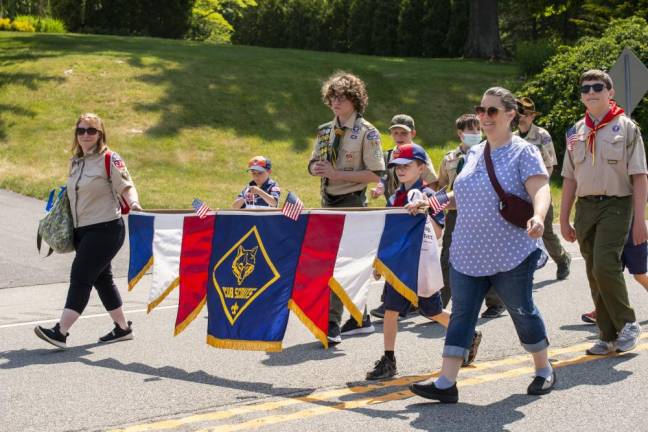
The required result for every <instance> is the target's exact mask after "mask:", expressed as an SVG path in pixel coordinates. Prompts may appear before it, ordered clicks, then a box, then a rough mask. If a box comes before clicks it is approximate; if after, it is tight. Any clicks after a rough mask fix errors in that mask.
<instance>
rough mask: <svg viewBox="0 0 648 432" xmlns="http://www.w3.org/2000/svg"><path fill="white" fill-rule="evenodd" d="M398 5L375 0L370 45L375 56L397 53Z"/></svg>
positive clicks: (392, 2) (390, 0)
mask: <svg viewBox="0 0 648 432" xmlns="http://www.w3.org/2000/svg"><path fill="white" fill-rule="evenodd" d="M399 6H400V5H399V3H398V2H396V1H393V0H377V1H376V5H375V10H374V15H373V28H372V33H371V44H372V46H373V50H372V51H373V53H374V54H377V55H396V54H397V53H398V15H399V9H400V8H399Z"/></svg>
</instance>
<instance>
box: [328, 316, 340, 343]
mask: <svg viewBox="0 0 648 432" xmlns="http://www.w3.org/2000/svg"><path fill="white" fill-rule="evenodd" d="M326 339H328V343H329V345H337V344H339V343H340V342H342V336H340V326H339V325H338V323H335V322H333V321H330V322H329V323H328V334H327V335H326Z"/></svg>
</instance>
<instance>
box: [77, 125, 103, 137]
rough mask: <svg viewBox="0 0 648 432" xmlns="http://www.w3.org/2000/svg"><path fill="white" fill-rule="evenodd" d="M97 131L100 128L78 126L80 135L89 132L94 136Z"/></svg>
mask: <svg viewBox="0 0 648 432" xmlns="http://www.w3.org/2000/svg"><path fill="white" fill-rule="evenodd" d="M97 132H99V129H96V128H93V127H89V128H82V127H78V128H76V134H77V135H79V136H80V135H83V134H88V135H90V136H94V135H97Z"/></svg>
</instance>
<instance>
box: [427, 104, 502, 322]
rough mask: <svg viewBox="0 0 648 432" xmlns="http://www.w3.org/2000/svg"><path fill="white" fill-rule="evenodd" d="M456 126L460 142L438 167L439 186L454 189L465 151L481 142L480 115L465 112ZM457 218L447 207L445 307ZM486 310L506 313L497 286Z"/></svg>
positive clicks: (443, 265)
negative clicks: (453, 233)
mask: <svg viewBox="0 0 648 432" xmlns="http://www.w3.org/2000/svg"><path fill="white" fill-rule="evenodd" d="M455 129H456V131H457V137H458V138H459V142H460V144H459V146H458V147H457V148H456V149H454V150H452V151H450V152H448V153H446V155H445V156H444V157H443V159H442V160H441V166H440V168H439V180H438V181H437V189H441V188H442V187H447V188H448V189H449V190H452V187H453V185H454V181H455V178H457V175H459V173H460V172H461V169H462V168H463V165H464V162H465V159H464V158H465V156H466V152H467V151H468V150H469V149H470V147H472V146H475V145H477V144H479V143H480V142H482V136H481V132H480V129H479V118H477V116H476V115H475V114H463V115H461V116H459V118H458V119H457V120H456V121H455ZM456 222H457V209H456V208H454V207H448V209H447V211H446V223H445V228H444V230H443V246H442V248H441V270H442V273H443V288H441V299H442V301H443V307H446V306H447V305H448V303H449V302H450V298H451V288H450V245H451V244H452V232H453V231H454V228H455V223H456ZM485 302H486V310H485V311H484V313H482V318H498V317H500V316H502V314H504V311H506V307H505V306H504V304H503V303H502V301H501V300H500V299H499V297H498V296H497V294H496V293H495V290H494V289H492V288H491V289H490V290H488V293H487V294H486V299H485Z"/></svg>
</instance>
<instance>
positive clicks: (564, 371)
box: [352, 353, 637, 432]
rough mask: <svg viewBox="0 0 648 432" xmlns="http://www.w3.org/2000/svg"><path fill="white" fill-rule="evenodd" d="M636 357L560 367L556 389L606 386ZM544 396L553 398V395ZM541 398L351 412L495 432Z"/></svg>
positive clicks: (418, 425)
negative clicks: (627, 362)
mask: <svg viewBox="0 0 648 432" xmlns="http://www.w3.org/2000/svg"><path fill="white" fill-rule="evenodd" d="M636 356H637V354H635V353H628V354H625V355H621V356H614V357H610V358H606V359H601V360H597V361H591V362H588V363H583V364H575V365H570V366H566V367H561V368H560V369H557V376H558V381H557V383H556V389H555V390H554V391H555V392H560V391H563V390H568V389H571V388H574V387H577V386H581V385H591V386H606V385H608V384H613V383H616V382H620V381H623V380H625V379H627V378H628V377H629V376H630V375H632V372H629V371H619V370H616V369H615V368H616V366H617V365H619V364H621V363H624V362H626V361H629V360H632V359H634V358H635V357H636ZM495 385H496V383H495ZM394 390H396V389H393V388H392V389H391V391H392V392H393V391H394ZM520 390H525V389H520ZM402 391H406V390H405V388H402ZM459 392H460V398H461V393H462V392H463V393H465V390H463V391H462V390H461V389H460V390H459ZM364 397H366V396H364ZM542 397H545V398H550V397H551V395H546V396H542ZM539 400H540V397H539V396H529V395H527V394H522V393H517V394H513V395H510V396H507V397H506V398H504V399H502V400H499V401H494V402H492V403H490V404H488V405H475V404H470V403H464V402H461V401H460V403H458V404H454V405H452V404H449V405H446V404H440V403H438V402H426V401H425V399H422V398H419V397H416V396H415V397H414V398H412V402H413V403H412V404H410V405H408V406H407V409H404V410H391V411H390V410H386V409H384V407H383V408H381V409H380V410H373V409H367V408H360V409H354V410H352V411H354V412H356V413H361V414H364V415H366V416H367V417H371V418H385V419H402V420H408V419H411V418H412V415H413V414H415V415H418V417H417V418H416V419H414V420H412V421H411V428H412V429H413V430H440V431H444V432H453V431H457V432H459V431H462V432H463V431H467V430H479V431H480V432H495V431H505V430H508V428H509V427H510V425H511V424H512V423H515V422H516V421H519V420H521V419H523V418H524V417H525V414H524V413H523V412H521V411H519V410H518V409H519V408H522V407H524V406H526V405H530V404H533V403H535V402H538V401H539ZM476 421H478V423H479V426H478V427H476Z"/></svg>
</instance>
